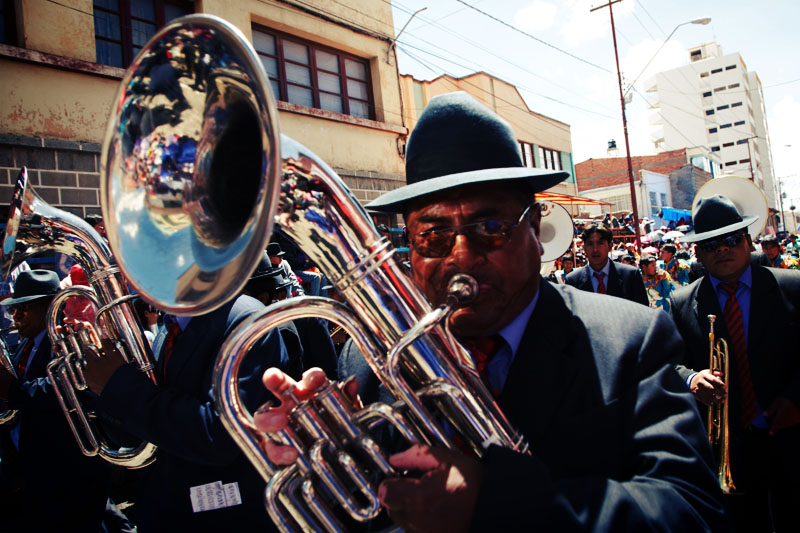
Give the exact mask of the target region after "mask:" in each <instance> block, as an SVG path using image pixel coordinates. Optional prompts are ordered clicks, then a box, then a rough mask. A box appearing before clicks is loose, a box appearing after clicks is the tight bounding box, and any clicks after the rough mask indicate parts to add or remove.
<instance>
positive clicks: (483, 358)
mask: <svg viewBox="0 0 800 533" xmlns="http://www.w3.org/2000/svg"><path fill="white" fill-rule="evenodd" d="M461 342H462V344H464V346H466V347H467V349H468V350H469V352H470V353H471V354H472V357H473V359H474V360H475V368H476V369H477V370H478V374H479V375H480V376H481V379H482V380H483V383H484V384H485V385H486V387H487V388H488V389H489V390H490V391H491V393H492V395H493V396H494V397H495V398H498V397H499V396H500V391H499V390H497V389H495V388H494V387H492V384H491V383H490V382H489V362H490V361H491V360H492V357H494V356H495V355H496V354H497V352H498V351H499V350H500V348H501V347H502V346H503V343H504V342H505V340H504V339H503V337H502V336H500V334H498V333H495V334H494V335H489V336H487V337H465V338H463V339H461Z"/></svg>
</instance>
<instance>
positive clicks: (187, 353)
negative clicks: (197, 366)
mask: <svg viewBox="0 0 800 533" xmlns="http://www.w3.org/2000/svg"><path fill="white" fill-rule="evenodd" d="M205 319H206V317H205V316H198V317H194V318H192V320H191V322H189V324H188V325H187V326H186V329H185V330H183V331H182V332H181V334H180V335H179V336H178V339H177V340H176V341H175V346H174V347H173V349H172V356H171V357H170V359H169V363H168V366H169V368H165V369H164V375H165V376H167V377H168V378H169V379H175V378H176V377H177V376H179V375H180V374H181V371H182V370H183V368H184V367H185V366H186V364H187V363H188V362H189V361H190V360H191V358H192V354H194V353H196V352H197V351H198V348H199V346H200V344H201V342H202V341H203V339H204V335H203V333H204V332H205V331H206V327H207V326H208V325H207V324H206V320H205Z"/></svg>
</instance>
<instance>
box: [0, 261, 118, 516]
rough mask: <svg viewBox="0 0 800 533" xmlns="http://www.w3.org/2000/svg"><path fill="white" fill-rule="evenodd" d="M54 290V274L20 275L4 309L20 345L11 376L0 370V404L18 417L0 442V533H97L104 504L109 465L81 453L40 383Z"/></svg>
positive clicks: (45, 381) (47, 387)
mask: <svg viewBox="0 0 800 533" xmlns="http://www.w3.org/2000/svg"><path fill="white" fill-rule="evenodd" d="M58 289H59V280H58V276H57V275H56V273H55V272H51V271H49V270H30V271H25V272H22V273H20V274H19V276H18V277H17V280H16V282H15V283H14V296H13V298H10V299H7V300H5V301H4V302H3V305H4V306H6V308H7V309H8V310H9V312H10V314H11V315H12V316H13V318H14V323H15V327H16V328H17V331H19V334H20V337H21V338H22V339H24V341H23V342H22V343H21V344H20V347H19V349H18V351H17V353H16V354H15V356H14V366H15V370H16V374H17V377H16V378H15V377H14V376H12V375H11V374H9V373H8V372H7V371H6V370H5V369H4V368H3V367H1V366H0V399H3V400H6V399H7V400H8V408H10V409H16V410H18V421H17V423H16V424H15V425H13V426H12V427H11V428H8V429H7V428H3V430H2V435H0V457H1V458H2V460H1V461H0V478H2V483H1V484H0V486H2V495H0V509H2V511H1V512H0V530H3V531H75V532H84V531H100V528H101V522H102V520H103V512H104V510H105V507H106V502H107V500H108V490H109V485H110V479H111V478H110V465H109V464H108V463H106V462H105V461H103V460H102V459H100V458H99V457H86V456H84V455H83V454H82V453H81V451H80V449H79V448H78V444H77V443H76V442H75V437H74V436H73V435H72V431H71V430H70V428H69V425H68V424H67V419H66V418H65V416H64V413H63V412H62V410H61V407H60V406H59V403H58V401H57V399H56V396H55V393H54V392H53V385H52V383H51V382H50V378H48V377H47V364H48V363H49V362H50V359H51V350H50V339H49V337H48V335H47V331H46V314H47V308H48V307H49V306H50V302H51V301H52V299H53V297H54V296H55V295H56V293H57V292H58ZM0 409H1V408H0Z"/></svg>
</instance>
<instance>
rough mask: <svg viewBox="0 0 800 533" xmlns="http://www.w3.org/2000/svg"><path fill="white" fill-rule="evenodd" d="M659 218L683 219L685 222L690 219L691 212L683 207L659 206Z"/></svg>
mask: <svg viewBox="0 0 800 533" xmlns="http://www.w3.org/2000/svg"><path fill="white" fill-rule="evenodd" d="M661 218H663V219H664V220H672V221H675V222H677V221H679V220H680V219H683V220H684V221H685V222H689V221H690V220H692V212H691V211H687V210H685V209H675V208H672V207H662V208H661Z"/></svg>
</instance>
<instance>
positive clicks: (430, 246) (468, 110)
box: [256, 93, 729, 531]
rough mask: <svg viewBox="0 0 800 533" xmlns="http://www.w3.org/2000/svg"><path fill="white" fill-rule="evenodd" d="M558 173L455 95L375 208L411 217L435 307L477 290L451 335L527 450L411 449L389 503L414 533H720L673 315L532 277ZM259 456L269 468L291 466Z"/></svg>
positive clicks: (431, 119)
mask: <svg viewBox="0 0 800 533" xmlns="http://www.w3.org/2000/svg"><path fill="white" fill-rule="evenodd" d="M566 177H567V174H566V173H563V172H553V171H544V170H538V169H531V168H526V167H524V166H523V164H522V161H521V157H520V153H519V145H518V143H517V140H516V136H515V135H514V132H513V131H512V130H511V127H510V126H509V125H508V124H506V123H505V122H504V121H502V120H501V119H500V118H498V117H497V116H496V115H494V114H493V113H492V112H491V111H489V110H488V109H487V108H486V107H484V106H483V105H481V104H479V103H478V102H477V101H476V100H474V99H473V98H472V97H470V96H468V95H467V94H465V93H452V94H447V95H442V96H437V97H435V98H433V99H431V101H430V103H429V105H428V107H427V108H426V110H425V111H424V113H423V114H422V115H421V117H420V119H419V122H418V123H417V125H416V127H415V128H414V130H413V132H412V134H411V137H410V139H409V142H408V146H407V155H406V178H407V182H408V185H407V186H405V187H401V188H400V189H396V190H394V191H391V192H389V193H387V194H385V195H383V196H382V197H380V198H378V199H377V200H376V201H374V202H373V203H372V204H370V205H369V206H368V208H371V209H374V210H378V211H383V212H390V213H403V215H404V216H405V220H406V222H407V226H408V235H409V240H410V250H411V251H410V254H411V266H412V269H413V276H414V280H415V282H416V283H417V285H419V287H420V288H421V289H422V290H423V291H424V293H425V295H426V296H427V297H428V299H429V300H430V302H431V303H432V304H433V305H440V304H442V303H443V301H444V298H445V292H446V284H447V282H448V280H449V279H450V278H451V277H452V276H453V275H454V274H456V273H466V274H469V275H470V276H472V277H474V278H475V279H476V280H477V282H478V285H479V289H480V292H479V295H478V296H477V298H476V299H475V300H473V301H472V302H470V303H468V304H464V305H462V306H461V307H459V308H457V309H456V311H455V312H454V313H453V314H452V315H451V317H450V319H449V320H450V321H449V325H450V328H451V330H452V331H453V332H454V333H455V334H456V335H458V336H459V337H460V338H461V340H462V342H463V343H464V345H466V346H474V348H473V349H472V350H471V351H472V355H473V357H474V359H475V361H476V368H477V370H478V372H479V373H480V374H481V376H482V377H483V378H484V381H485V382H486V384H487V387H488V388H489V389H490V390H492V391H493V392H494V393H495V396H496V398H497V401H498V402H499V404H500V407H501V408H502V410H503V412H504V413H505V414H506V415H507V416H508V418H509V419H510V421H511V423H512V424H513V425H514V426H516V427H517V428H519V430H520V432H521V433H522V434H523V435H525V436H526V437H527V438H528V439H529V441H530V443H531V450H532V453H531V454H530V455H525V454H522V453H517V452H513V451H510V450H508V449H505V448H499V447H496V446H491V447H490V448H489V450H488V452H487V453H486V456H485V458H484V459H483V460H482V461H478V460H477V459H475V458H473V457H472V456H470V455H464V454H461V453H460V452H456V451H453V450H448V449H443V448H435V447H434V448H432V447H427V446H422V445H417V446H413V447H411V448H410V449H408V450H406V451H404V452H401V453H399V454H396V455H394V456H392V457H391V463H392V465H394V466H395V467H396V468H397V469H399V470H410V471H416V472H418V473H420V474H421V475H420V476H419V477H414V478H394V479H387V480H385V481H383V483H382V484H381V488H380V491H379V497H380V501H381V504H382V505H383V507H384V508H385V509H386V510H387V511H388V514H389V516H390V517H391V518H392V519H393V520H394V521H395V522H396V523H397V524H398V525H399V526H401V527H403V528H404V529H406V530H409V531H443V530H447V531H465V530H467V529H469V528H472V529H473V530H477V531H505V530H530V531H534V530H538V531H563V530H579V529H580V530H583V529H586V530H596V531H612V530H630V531H639V530H648V529H660V530H669V531H726V530H727V529H728V528H729V525H728V523H727V518H726V515H725V513H724V511H723V507H722V503H721V494H720V490H719V487H718V486H717V483H716V476H715V475H714V473H713V472H712V469H711V467H710V465H709V463H710V461H711V458H710V453H709V448H708V444H707V442H706V436H705V433H704V431H703V427H702V422H701V421H700V418H699V416H698V413H697V410H696V409H695V408H694V406H693V402H692V398H691V395H690V394H689V392H688V390H687V389H686V387H685V385H684V383H683V382H682V381H681V380H680V378H679V377H678V375H677V374H676V373H675V372H674V369H673V365H674V364H675V363H676V362H677V361H678V360H679V358H680V354H681V353H682V349H683V348H682V344H681V341H680V338H679V336H678V334H677V332H676V331H675V328H674V326H673V325H672V324H671V323H670V320H669V318H667V316H666V315H665V314H664V313H662V312H660V311H654V310H651V309H648V308H647V307H645V306H641V305H637V304H634V303H631V302H627V301H624V300H621V299H618V298H612V297H608V296H600V295H595V294H591V293H588V292H583V291H579V290H577V289H575V288H572V287H569V286H565V285H554V284H551V283H550V282H548V281H546V280H543V279H542V278H541V276H540V273H539V271H540V253H541V245H540V242H539V223H540V212H539V210H538V208H537V206H536V204H535V203H534V202H533V195H534V194H535V193H536V192H539V191H543V190H545V189H547V188H548V187H551V186H553V185H554V184H556V183H558V182H559V181H561V180H563V179H564V178H566ZM479 345H480V346H479ZM489 345H493V347H489ZM341 357H342V358H344V359H343V361H341V364H340V370H342V372H341V373H340V376H339V377H340V378H341V379H343V378H345V377H347V376H349V375H352V374H357V375H359V376H362V378H361V381H362V382H361V383H359V385H360V386H361V392H362V393H363V394H364V395H366V394H367V391H369V390H375V389H376V387H375V386H374V380H375V379H376V378H375V377H374V376H372V375H371V373H370V372H369V369H368V368H366V364H365V363H364V361H363V359H362V358H361V357H360V354H358V353H352V352H351V353H349V354H343V355H342V356H341ZM323 381H324V375H323V374H322V372H321V371H319V370H313V369H312V370H310V371H308V372H306V373H305V374H304V376H303V379H302V380H301V381H300V382H299V383H295V382H294V380H292V379H291V378H289V377H288V376H286V375H285V374H283V373H282V372H280V371H278V370H276V369H270V370H268V371H267V372H266V373H265V375H264V383H265V385H266V387H267V388H268V389H270V390H271V391H272V392H273V393H275V394H276V395H277V396H283V397H286V396H288V395H287V394H286V392H287V391H288V390H289V389H293V392H294V397H295V398H299V399H303V398H307V397H309V396H310V395H311V394H312V393H313V392H314V391H315V390H316V389H317V388H318V387H320V386H321V384H322V382H323ZM368 382H370V383H368ZM364 399H367V400H373V399H374V398H364ZM293 405H294V403H293V401H292V400H290V399H288V398H286V399H284V401H283V403H282V405H280V406H279V407H272V408H265V409H263V410H262V411H260V412H259V413H258V414H257V415H256V422H257V424H258V425H259V427H260V429H262V430H263V431H266V432H275V431H278V430H280V429H283V428H285V427H286V425H287V414H288V412H289V411H290V409H291V408H292V407H293ZM265 447H266V450H267V452H268V454H269V456H270V458H271V460H272V461H274V462H275V463H277V464H291V463H292V462H293V461H294V460H295V458H296V457H297V452H296V450H295V449H294V448H292V447H287V446H282V445H280V444H279V443H277V442H274V441H271V440H268V441H267V443H266V445H265Z"/></svg>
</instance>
